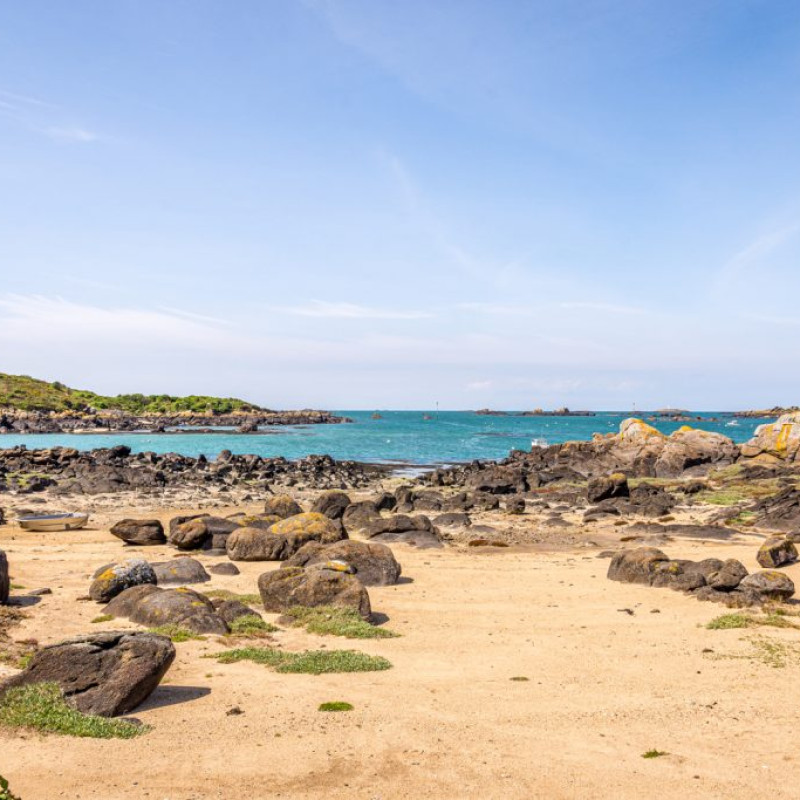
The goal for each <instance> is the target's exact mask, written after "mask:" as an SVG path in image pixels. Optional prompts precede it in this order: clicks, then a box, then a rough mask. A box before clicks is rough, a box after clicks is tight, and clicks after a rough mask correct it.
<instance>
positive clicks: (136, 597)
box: [103, 586, 230, 635]
mask: <svg viewBox="0 0 800 800" xmlns="http://www.w3.org/2000/svg"><path fill="white" fill-rule="evenodd" d="M103 610H104V611H105V613H106V614H111V615H112V616H114V617H127V618H128V619H130V620H131V622H137V623H139V625H147V626H148V627H159V626H161V625H178V626H180V627H182V628H187V629H188V630H190V631H193V632H194V633H216V634H220V635H222V634H226V633H228V632H229V631H230V629H229V628H228V625H227V623H226V622H225V620H223V619H222V618H221V617H220V616H219V615H218V614H217V613H216V611H215V609H214V606H213V604H212V602H211V601H210V600H209V599H208V598H207V597H206V596H205V595H202V594H200V593H199V592H195V591H194V590H192V589H186V588H180V589H159V588H158V587H157V586H135V587H133V588H132V589H128V590H127V591H125V592H122V594H120V595H118V596H117V597H115V598H114V599H113V600H112V601H111V602H110V603H109V604H108V605H107V606H106V607H105V608H104V609H103Z"/></svg>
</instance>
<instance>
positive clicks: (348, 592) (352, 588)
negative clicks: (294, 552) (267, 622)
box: [258, 567, 372, 620]
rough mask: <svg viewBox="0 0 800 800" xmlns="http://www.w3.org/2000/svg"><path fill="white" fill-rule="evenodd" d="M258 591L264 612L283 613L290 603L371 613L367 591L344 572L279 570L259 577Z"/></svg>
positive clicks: (296, 569) (312, 569) (295, 568)
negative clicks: (342, 607) (336, 607)
mask: <svg viewBox="0 0 800 800" xmlns="http://www.w3.org/2000/svg"><path fill="white" fill-rule="evenodd" d="M258 591H259V593H260V594H261V601H262V603H263V604H264V609H265V610H266V611H271V612H284V611H288V610H289V609H290V608H292V607H293V606H306V607H308V608H314V607H316V606H344V607H348V608H354V609H356V610H357V611H358V613H359V614H360V615H361V616H362V617H363V618H364V619H367V620H368V619H370V617H371V616H372V610H371V607H370V602H369V595H368V594H367V590H366V589H365V588H364V586H363V584H362V583H361V581H359V580H358V578H356V577H354V576H353V575H348V574H347V573H346V572H339V571H334V570H327V569H316V568H313V567H312V568H310V569H304V568H303V567H288V568H287V569H278V570H275V571H274V572H265V573H264V574H263V575H261V577H259V579H258Z"/></svg>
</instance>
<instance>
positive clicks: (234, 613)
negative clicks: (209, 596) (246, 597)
mask: <svg viewBox="0 0 800 800" xmlns="http://www.w3.org/2000/svg"><path fill="white" fill-rule="evenodd" d="M211 603H212V605H213V606H214V610H215V611H216V612H217V614H219V616H220V617H222V619H224V620H225V622H226V623H227V624H228V625H230V624H231V623H232V622H233V621H234V620H236V619H239V618H240V617H258V618H259V619H261V614H259V613H258V611H254V610H253V609H252V608H250V606H246V605H245V604H244V603H241V602H239V601H238V600H225V599H223V598H214V599H213V600H212V601H211Z"/></svg>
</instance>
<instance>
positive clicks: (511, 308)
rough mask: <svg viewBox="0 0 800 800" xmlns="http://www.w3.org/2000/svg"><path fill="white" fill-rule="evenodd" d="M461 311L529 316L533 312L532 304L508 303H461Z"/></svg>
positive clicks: (459, 307) (459, 305) (459, 306)
mask: <svg viewBox="0 0 800 800" xmlns="http://www.w3.org/2000/svg"><path fill="white" fill-rule="evenodd" d="M456 308H457V309H459V310H461V311H474V312H476V313H478V314H498V315H500V316H504V317H505V316H528V315H529V314H531V313H532V312H533V307H532V306H522V305H510V304H507V303H459V304H458V305H457V306H456Z"/></svg>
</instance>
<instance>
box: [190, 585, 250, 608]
mask: <svg viewBox="0 0 800 800" xmlns="http://www.w3.org/2000/svg"><path fill="white" fill-rule="evenodd" d="M203 594H204V595H205V596H206V597H211V598H213V597H216V598H219V599H220V600H238V601H239V602H240V603H244V605H246V606H252V605H257V604H259V603H260V602H261V595H260V594H236V592H229V591H228V590H227V589H209V590H208V591H207V592H203Z"/></svg>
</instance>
